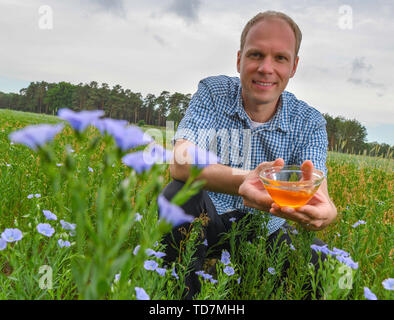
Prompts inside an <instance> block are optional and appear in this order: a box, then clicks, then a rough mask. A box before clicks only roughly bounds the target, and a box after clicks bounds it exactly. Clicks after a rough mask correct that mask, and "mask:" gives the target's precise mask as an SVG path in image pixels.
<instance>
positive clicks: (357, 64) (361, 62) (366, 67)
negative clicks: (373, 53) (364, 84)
mask: <svg viewBox="0 0 394 320" xmlns="http://www.w3.org/2000/svg"><path fill="white" fill-rule="evenodd" d="M371 70H372V65H371V64H367V63H365V57H361V58H355V59H354V60H353V63H352V73H360V72H364V71H366V72H369V71H371Z"/></svg>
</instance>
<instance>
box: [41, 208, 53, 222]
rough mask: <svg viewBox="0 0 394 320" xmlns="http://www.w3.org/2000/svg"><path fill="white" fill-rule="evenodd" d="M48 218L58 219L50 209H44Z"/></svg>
mask: <svg viewBox="0 0 394 320" xmlns="http://www.w3.org/2000/svg"><path fill="white" fill-rule="evenodd" d="M42 212H43V213H44V215H45V218H47V220H57V216H56V215H55V214H54V213H52V212H51V211H49V210H42Z"/></svg>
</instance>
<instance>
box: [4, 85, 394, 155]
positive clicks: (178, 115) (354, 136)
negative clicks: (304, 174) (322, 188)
mask: <svg viewBox="0 0 394 320" xmlns="http://www.w3.org/2000/svg"><path fill="white" fill-rule="evenodd" d="M190 99H191V94H183V93H179V92H175V93H170V92H168V91H162V92H161V93H160V95H154V94H151V93H149V94H147V95H145V96H143V95H142V94H141V93H139V92H133V91H131V90H130V89H125V88H122V86H120V85H115V86H113V87H112V88H111V87H110V86H109V85H108V84H107V83H102V84H101V85H99V84H98V83H97V82H96V81H91V82H90V83H86V84H84V83H79V84H78V85H74V84H71V83H68V82H59V83H48V82H45V81H41V82H31V83H30V85H29V86H28V87H27V88H23V89H21V90H20V92H19V94H17V93H3V92H1V91H0V108H2V109H11V110H18V111H27V112H34V113H45V114H51V115H56V114H57V111H58V110H59V109H61V108H65V107H67V108H70V109H73V110H75V111H81V110H97V109H98V110H104V111H105V116H106V117H110V118H114V119H124V120H127V121H129V122H130V123H135V124H139V125H145V124H147V125H153V126H165V125H166V121H174V123H175V128H176V127H177V125H178V124H179V122H180V120H181V119H182V118H183V116H184V114H185V111H186V109H187V107H188V105H189V102H190ZM323 116H324V118H325V119H326V121H327V134H328V143H329V150H330V151H339V152H345V153H351V154H364V155H370V156H384V157H387V158H393V157H394V154H393V149H394V146H390V145H388V144H386V143H377V142H366V137H367V130H366V128H365V127H364V126H363V125H361V123H360V122H358V121H357V120H356V119H352V120H349V119H345V118H344V117H332V116H330V115H329V114H323Z"/></svg>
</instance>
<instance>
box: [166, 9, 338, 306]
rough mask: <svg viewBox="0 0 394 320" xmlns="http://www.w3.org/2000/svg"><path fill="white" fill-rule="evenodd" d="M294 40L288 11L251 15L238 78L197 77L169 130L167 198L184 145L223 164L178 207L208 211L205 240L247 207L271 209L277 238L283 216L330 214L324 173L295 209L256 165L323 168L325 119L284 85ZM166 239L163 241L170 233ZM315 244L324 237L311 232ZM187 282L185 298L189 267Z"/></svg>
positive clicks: (313, 218)
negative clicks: (276, 196) (281, 201)
mask: <svg viewBox="0 0 394 320" xmlns="http://www.w3.org/2000/svg"><path fill="white" fill-rule="evenodd" d="M300 43H301V31H300V30H299V28H298V26H297V25H296V24H295V22H294V21H293V20H292V19H291V18H290V17H288V16H287V15H285V14H283V13H279V12H273V11H267V12H264V13H259V14H258V15H256V16H255V17H254V18H252V19H251V20H250V21H249V22H248V23H247V24H246V26H245V28H244V30H243V32H242V35H241V45H240V50H239V51H238V54H237V70H238V72H239V74H240V77H239V78H236V77H226V76H218V77H209V78H206V79H203V80H202V81H201V82H200V84H199V88H198V91H197V92H196V93H195V94H194V95H193V97H192V100H191V102H190V105H189V108H188V110H187V111H186V114H185V117H184V118H183V119H182V121H181V122H180V124H179V127H178V131H177V133H176V134H175V137H174V140H175V141H176V143H175V146H174V154H175V161H174V164H172V165H171V166H170V171H171V176H172V178H174V181H172V182H171V183H170V184H169V185H167V186H166V188H165V189H164V191H163V194H164V196H165V197H166V198H167V199H169V200H170V199H171V198H172V197H173V196H174V195H175V194H176V192H177V191H178V190H179V189H180V188H181V187H182V185H183V182H184V181H186V179H187V178H188V175H189V168H190V164H188V163H187V162H185V159H186V157H187V151H186V150H187V148H188V147H190V146H195V145H197V146H198V147H200V148H202V149H207V150H210V151H212V152H216V153H217V154H218V155H219V157H220V158H221V159H222V160H223V159H224V161H222V163H221V164H214V165H210V166H208V167H206V168H204V170H203V171H202V173H201V175H200V176H199V179H204V180H205V181H206V185H205V187H204V189H205V190H203V191H202V192H200V193H199V194H198V195H196V196H194V197H192V198H191V199H190V200H189V201H188V202H187V203H186V204H185V205H184V206H183V207H182V208H183V209H184V210H185V212H186V213H188V214H191V215H194V216H196V217H197V216H199V215H200V214H201V212H206V213H207V214H208V217H209V219H210V220H209V223H208V226H207V227H206V230H205V231H206V238H207V240H208V246H212V245H215V244H216V243H217V242H218V241H219V235H220V234H222V233H225V232H227V231H228V230H229V229H230V226H231V223H229V219H231V218H235V219H240V218H242V217H243V216H245V214H246V213H247V212H252V213H253V212H260V214H261V211H264V212H269V213H270V214H271V217H270V220H269V222H268V226H267V229H268V235H267V236H268V239H269V241H273V240H274V239H275V237H276V236H277V235H278V234H279V229H281V227H282V228H287V227H288V225H287V224H286V223H285V219H288V220H292V221H295V222H298V223H299V224H301V225H302V226H303V227H304V228H306V229H308V230H315V231H317V230H322V229H324V228H325V227H327V226H328V225H329V224H330V223H331V222H333V221H334V220H335V218H336V215H337V210H336V208H335V205H334V204H333V202H332V201H331V200H330V197H329V195H328V190H327V181H326V180H324V182H323V183H322V185H321V187H320V188H319V190H318V191H317V192H316V193H315V195H314V196H313V198H312V199H311V200H310V201H309V202H308V203H307V204H306V205H304V206H302V207H301V208H297V209H294V208H290V207H279V206H278V205H276V204H275V203H273V201H272V199H271V197H270V196H269V194H268V192H267V191H266V190H265V188H264V186H263V185H262V183H261V181H260V180H259V178H258V174H259V172H260V171H261V170H262V169H263V168H264V167H266V166H269V165H272V164H275V165H279V166H281V165H284V164H299V165H302V168H303V170H304V171H305V172H308V171H310V170H312V169H313V167H316V168H317V169H320V170H321V171H323V172H324V173H325V174H327V169H326V166H325V161H326V153H327V133H326V128H325V120H324V118H323V117H322V115H321V114H320V113H319V112H318V111H317V110H315V109H314V108H312V107H310V106H308V105H307V104H306V103H305V102H303V101H301V100H297V99H296V97H295V96H294V95H293V94H291V93H289V92H286V91H284V90H285V88H286V86H287V83H288V81H289V79H290V78H292V77H293V76H294V74H295V72H296V70H297V66H298V61H299V57H298V51H299V48H300ZM226 130H227V131H226ZM213 142H215V143H213ZM173 235H174V239H175V240H176V241H180V240H181V238H182V236H181V235H180V234H179V232H177V230H173ZM285 240H286V241H290V240H289V239H285ZM166 241H167V242H168V243H169V237H167V239H166ZM316 244H319V245H322V244H324V243H323V242H322V241H320V240H318V239H316ZM167 250H168V259H169V260H170V259H171V258H174V257H176V252H175V251H172V250H173V248H172V247H171V246H168V249H167ZM205 254H206V252H205V251H204V248H198V250H197V252H196V256H197V257H198V259H197V260H196V262H195V265H194V268H195V270H200V269H202V264H203V259H204V255H205ZM314 259H315V260H316V259H317V257H316V254H315V255H314ZM313 262H314V263H315V264H316V263H317V261H313ZM187 286H188V287H189V292H188V296H187V297H188V298H191V297H192V295H193V294H195V293H196V292H198V290H199V282H198V278H196V276H195V275H193V272H192V273H191V274H190V277H189V279H187Z"/></svg>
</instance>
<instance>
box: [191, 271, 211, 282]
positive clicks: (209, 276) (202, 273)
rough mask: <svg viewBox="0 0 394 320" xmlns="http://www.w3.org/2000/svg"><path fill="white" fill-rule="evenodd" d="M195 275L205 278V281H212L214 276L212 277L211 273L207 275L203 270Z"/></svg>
mask: <svg viewBox="0 0 394 320" xmlns="http://www.w3.org/2000/svg"><path fill="white" fill-rule="evenodd" d="M195 273H196V275H198V276H201V277H203V279H204V280H211V279H212V275H210V274H209V273H205V272H204V271H203V270H201V271H196V272H195Z"/></svg>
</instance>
